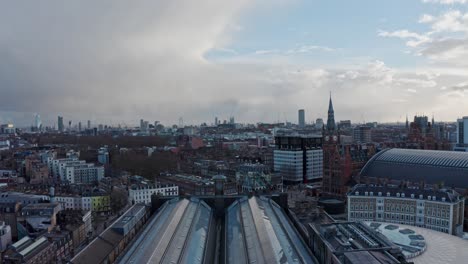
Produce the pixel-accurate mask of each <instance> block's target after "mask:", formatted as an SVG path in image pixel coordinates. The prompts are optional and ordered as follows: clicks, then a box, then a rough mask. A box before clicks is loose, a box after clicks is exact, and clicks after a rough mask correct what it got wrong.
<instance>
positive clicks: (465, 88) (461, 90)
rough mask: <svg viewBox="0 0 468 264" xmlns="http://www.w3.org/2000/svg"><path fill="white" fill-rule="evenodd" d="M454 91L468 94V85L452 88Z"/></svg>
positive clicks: (462, 84)
mask: <svg viewBox="0 0 468 264" xmlns="http://www.w3.org/2000/svg"><path fill="white" fill-rule="evenodd" d="M452 90H454V91H459V92H468V83H467V82H463V83H460V84H457V85H455V86H453V87H452Z"/></svg>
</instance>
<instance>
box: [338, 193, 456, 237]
mask: <svg viewBox="0 0 468 264" xmlns="http://www.w3.org/2000/svg"><path fill="white" fill-rule="evenodd" d="M347 204H348V210H347V211H348V220H350V221H377V222H386V223H395V224H405V225H413V226H419V227H424V228H428V229H432V230H437V231H440V232H444V233H447V234H452V235H462V234H463V222H464V207H465V199H464V198H463V197H462V196H461V195H459V194H458V193H456V192H455V191H453V190H450V191H448V190H432V189H420V188H400V187H390V186H368V185H363V184H358V185H356V186H354V188H353V189H352V190H351V191H350V192H349V193H348V203H347Z"/></svg>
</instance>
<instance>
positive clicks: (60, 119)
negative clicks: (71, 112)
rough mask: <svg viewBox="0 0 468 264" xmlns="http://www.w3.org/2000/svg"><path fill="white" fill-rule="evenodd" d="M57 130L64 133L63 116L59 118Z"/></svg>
mask: <svg viewBox="0 0 468 264" xmlns="http://www.w3.org/2000/svg"><path fill="white" fill-rule="evenodd" d="M57 128H58V131H59V132H63V129H64V127H63V116H58V118H57Z"/></svg>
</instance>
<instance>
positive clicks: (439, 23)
mask: <svg viewBox="0 0 468 264" xmlns="http://www.w3.org/2000/svg"><path fill="white" fill-rule="evenodd" d="M418 22H419V23H425V24H428V25H429V26H430V29H431V30H429V31H427V32H422V33H418V32H412V31H409V30H407V29H402V30H396V31H391V32H389V31H379V32H378V35H379V36H381V37H397V38H401V39H408V41H407V42H406V43H405V44H406V46H407V47H409V48H411V49H412V50H410V51H409V53H410V54H415V55H417V56H423V57H426V58H428V59H429V60H430V61H432V62H433V63H441V64H444V65H449V66H457V67H460V66H462V67H465V66H468V13H463V12H461V11H459V10H449V11H446V12H443V13H441V14H440V15H429V14H423V15H422V16H421V17H420V18H419V21H418Z"/></svg>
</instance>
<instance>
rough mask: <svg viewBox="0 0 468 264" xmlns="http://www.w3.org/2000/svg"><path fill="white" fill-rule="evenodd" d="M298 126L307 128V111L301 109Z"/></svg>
mask: <svg viewBox="0 0 468 264" xmlns="http://www.w3.org/2000/svg"><path fill="white" fill-rule="evenodd" d="M298 121H299V122H298V124H299V127H304V126H305V111H304V109H299V111H298Z"/></svg>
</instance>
